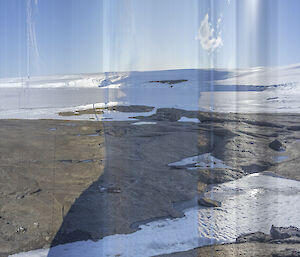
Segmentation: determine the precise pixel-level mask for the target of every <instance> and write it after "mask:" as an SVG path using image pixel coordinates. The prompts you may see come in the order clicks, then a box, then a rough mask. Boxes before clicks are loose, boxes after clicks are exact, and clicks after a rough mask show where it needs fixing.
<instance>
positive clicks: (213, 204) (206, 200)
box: [198, 197, 221, 207]
mask: <svg viewBox="0 0 300 257" xmlns="http://www.w3.org/2000/svg"><path fill="white" fill-rule="evenodd" d="M198 204H199V205H201V206H206V207H221V203H220V202H218V201H215V200H212V199H209V198H204V197H201V198H199V199H198Z"/></svg>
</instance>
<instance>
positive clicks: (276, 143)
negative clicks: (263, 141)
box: [269, 139, 285, 151]
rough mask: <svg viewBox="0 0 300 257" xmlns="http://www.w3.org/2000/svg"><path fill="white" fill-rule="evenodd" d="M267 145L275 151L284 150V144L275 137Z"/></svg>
mask: <svg viewBox="0 0 300 257" xmlns="http://www.w3.org/2000/svg"><path fill="white" fill-rule="evenodd" d="M269 147H270V148H271V149H273V150H275V151H284V150H285V146H284V145H283V144H282V143H281V142H280V141H279V140H277V139H275V140H274V141H272V142H271V143H270V144H269Z"/></svg>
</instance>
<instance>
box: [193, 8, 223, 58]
mask: <svg viewBox="0 0 300 257" xmlns="http://www.w3.org/2000/svg"><path fill="white" fill-rule="evenodd" d="M208 18H209V17H208V13H207V14H206V15H205V17H204V19H203V21H202V22H201V24H200V28H199V30H198V36H197V39H198V40H200V43H201V46H202V48H203V49H204V50H207V51H210V52H213V51H214V50H215V49H216V48H218V47H220V46H222V45H223V40H222V38H221V36H220V33H219V34H218V35H217V36H215V35H214V34H215V30H214V28H213V27H212V25H211V24H210V23H209V21H208ZM220 22H221V21H220Z"/></svg>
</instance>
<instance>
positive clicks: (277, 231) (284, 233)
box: [270, 225, 300, 239]
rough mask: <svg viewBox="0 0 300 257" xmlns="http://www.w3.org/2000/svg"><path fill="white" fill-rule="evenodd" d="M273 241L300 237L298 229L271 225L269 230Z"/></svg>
mask: <svg viewBox="0 0 300 257" xmlns="http://www.w3.org/2000/svg"><path fill="white" fill-rule="evenodd" d="M270 234H271V237H272V238H273V239H285V238H290V237H300V229H299V228H297V227H293V226H290V227H275V226H273V225H272V227H271V230H270Z"/></svg>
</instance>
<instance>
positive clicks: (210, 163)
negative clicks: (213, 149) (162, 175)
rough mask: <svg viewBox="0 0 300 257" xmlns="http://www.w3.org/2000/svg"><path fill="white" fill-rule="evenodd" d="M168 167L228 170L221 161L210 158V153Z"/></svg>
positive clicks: (173, 163)
mask: <svg viewBox="0 0 300 257" xmlns="http://www.w3.org/2000/svg"><path fill="white" fill-rule="evenodd" d="M168 165H169V166H170V167H184V166H187V167H188V169H207V168H230V167H229V166H227V165H226V164H225V163H224V162H223V161H222V160H220V159H217V158H216V157H214V156H212V155H211V153H205V154H201V155H196V156H192V157H188V158H184V159H182V160H181V161H178V162H172V163H169V164H168Z"/></svg>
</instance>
